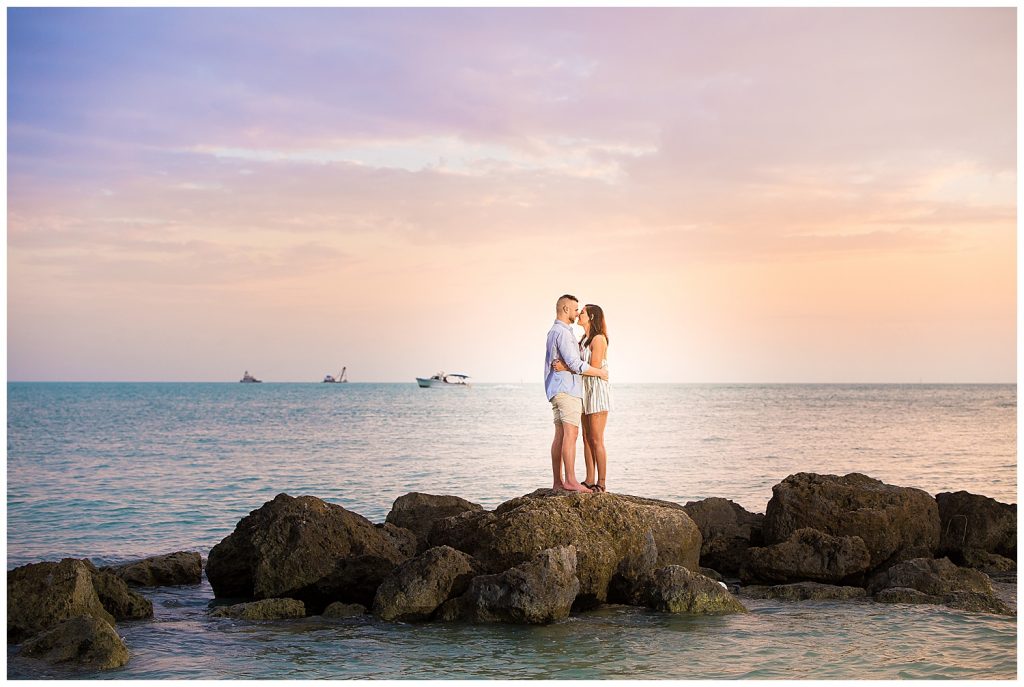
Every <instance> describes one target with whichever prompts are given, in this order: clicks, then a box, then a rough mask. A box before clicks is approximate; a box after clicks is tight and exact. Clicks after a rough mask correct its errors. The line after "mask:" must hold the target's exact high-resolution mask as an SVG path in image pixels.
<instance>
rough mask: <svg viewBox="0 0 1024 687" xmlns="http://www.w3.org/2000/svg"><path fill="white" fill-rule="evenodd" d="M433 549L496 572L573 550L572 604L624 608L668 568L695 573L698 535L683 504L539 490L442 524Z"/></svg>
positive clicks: (434, 535)
mask: <svg viewBox="0 0 1024 687" xmlns="http://www.w3.org/2000/svg"><path fill="white" fill-rule="evenodd" d="M430 541H431V543H432V544H434V545H441V544H444V545H448V546H451V547H452V548H455V549H459V550H460V551H464V552H466V553H468V554H470V555H471V556H473V557H474V558H476V559H477V560H478V561H480V562H481V564H482V566H483V568H484V570H485V571H487V572H489V573H499V572H501V571H503V570H507V569H508V568H511V567H514V566H516V565H519V564H520V563H524V562H526V561H529V560H531V559H532V558H533V557H534V556H536V555H537V554H538V553H540V552H541V551H543V550H546V549H550V548H554V547H558V546H564V545H573V546H574V547H575V549H576V552H577V559H578V560H577V565H576V573H577V575H578V577H579V582H580V592H579V598H578V599H577V603H578V604H580V605H592V604H594V603H598V602H604V601H608V600H610V601H623V602H629V601H628V600H627V599H624V598H622V597H624V596H628V595H629V593H631V590H633V589H635V587H636V584H637V582H638V581H639V580H641V579H642V578H643V577H644V576H645V575H648V574H650V572H652V571H653V570H654V569H655V568H658V567H663V566H666V565H683V566H685V567H687V568H690V569H691V570H697V569H698V559H699V556H700V545H701V536H700V531H699V530H698V529H697V526H696V525H695V524H694V523H693V520H691V519H690V516H688V515H687V514H686V512H685V511H683V509H682V506H679V505H676V504H666V503H664V502H655V501H651V500H647V499H638V498H636V497H629V496H624V495H619V494H582V493H573V494H566V493H565V492H555V491H552V490H550V489H540V490H537V491H535V492H533V493H531V494H528V495H526V496H522V497H519V498H516V499H512V500H511V501H507V502H505V503H503V504H501V505H500V506H498V508H496V509H495V510H494V512H493V513H488V512H486V511H485V512H479V511H473V512H465V513H461V514H459V515H456V516H453V517H451V518H446V519H445V520H442V521H439V522H438V523H437V524H436V525H435V526H434V528H433V529H432V531H431V535H430Z"/></svg>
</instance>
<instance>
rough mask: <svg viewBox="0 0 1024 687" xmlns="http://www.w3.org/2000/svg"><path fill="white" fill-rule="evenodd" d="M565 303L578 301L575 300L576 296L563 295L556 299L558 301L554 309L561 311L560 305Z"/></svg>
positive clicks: (577, 301)
mask: <svg viewBox="0 0 1024 687" xmlns="http://www.w3.org/2000/svg"><path fill="white" fill-rule="evenodd" d="M565 301H572V302H573V303H579V302H580V299H579V298H576V296H570V295H569V294H564V295H562V296H559V297H558V301H557V302H556V303H555V308H556V309H558V310H561V309H562V304H563V303H564V302H565Z"/></svg>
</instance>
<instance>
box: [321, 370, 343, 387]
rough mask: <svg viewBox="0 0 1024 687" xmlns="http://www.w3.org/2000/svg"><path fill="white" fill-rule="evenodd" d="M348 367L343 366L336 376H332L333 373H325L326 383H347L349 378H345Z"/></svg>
mask: <svg viewBox="0 0 1024 687" xmlns="http://www.w3.org/2000/svg"><path fill="white" fill-rule="evenodd" d="M347 369H348V368H347V367H343V368H341V372H339V373H338V376H337V377H336V378H335V377H332V376H331V375H325V376H324V384H345V383H347V382H348V380H347V379H345V370H347Z"/></svg>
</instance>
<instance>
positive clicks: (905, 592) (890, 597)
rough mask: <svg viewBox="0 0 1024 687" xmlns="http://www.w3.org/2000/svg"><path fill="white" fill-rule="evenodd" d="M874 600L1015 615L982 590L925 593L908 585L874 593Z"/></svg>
mask: <svg viewBox="0 0 1024 687" xmlns="http://www.w3.org/2000/svg"><path fill="white" fill-rule="evenodd" d="M875 601H877V602H879V603H887V604H936V605H944V606H948V607H950V608H956V609H959V610H962V611H972V612H974V613H996V614H998V615H1009V616H1012V615H1016V613H1015V612H1014V610H1013V609H1012V608H1010V606H1008V605H1007V604H1006V603H1005V602H1003V601H1002V600H1000V599H998V598H997V597H995V596H993V595H991V594H984V593H982V592H965V591H960V592H950V593H948V594H941V595H936V594H926V593H925V592H922V591H918V590H917V589H911V588H910V587H888V588H886V589H882V590H881V591H879V592H878V593H877V594H875Z"/></svg>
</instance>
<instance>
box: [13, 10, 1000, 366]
mask: <svg viewBox="0 0 1024 687" xmlns="http://www.w3.org/2000/svg"><path fill="white" fill-rule="evenodd" d="M1015 65H1016V11H1015V9H1013V8H1004V9H977V10H975V9H852V10H848V9H785V10H782V9H777V10H771V9H764V10H750V9H723V10H705V9H685V8H683V9H651V10H625V9H571V10H540V9H509V10H458V9H451V10H426V9H422V10H399V9H376V10H359V9H311V10H274V9H260V10H257V9H225V10H212V9H210V10H198V9H170V10H167V9H140V10H131V9H108V10H84V9H77V10H76V9H71V10H68V9H25V8H23V9H10V10H8V69H9V77H8V79H9V80H8V92H9V99H8V149H9V157H8V234H7V236H8V239H7V240H8V244H7V247H8V376H9V378H10V379H12V380H72V381H73V380H140V381H145V380H169V381H178V380H180V381H236V380H237V379H238V378H239V377H240V376H241V374H242V372H243V370H246V369H248V370H250V371H252V372H253V373H254V374H256V375H258V376H259V377H261V378H263V379H265V380H267V381H317V380H319V379H320V378H322V377H323V375H324V374H327V373H331V374H335V373H337V371H338V370H340V369H341V367H342V366H343V365H345V366H347V367H348V373H349V377H350V378H351V379H352V381H357V382H358V381H401V382H409V383H412V382H413V377H415V376H424V375H429V374H432V373H434V372H436V371H438V370H439V369H445V370H448V371H450V372H465V373H467V374H470V375H472V376H473V378H474V379H475V380H476V381H480V382H520V381H523V382H534V383H539V382H540V381H541V372H542V370H541V366H542V362H543V350H542V345H543V344H542V342H543V340H544V336H545V334H546V332H547V329H548V327H549V325H550V323H551V321H552V320H553V318H554V304H555V300H556V298H557V297H558V296H559V295H561V294H562V293H566V292H568V293H572V294H575V295H577V296H579V297H580V298H581V299H582V300H583V302H592V303H598V304H600V305H601V306H602V307H603V308H604V310H605V312H606V314H607V318H608V325H609V339H610V348H609V361H610V366H611V369H612V375H613V377H612V379H613V381H617V382H918V381H924V382H1011V381H1014V380H1015V378H1016V183H1017V178H1016V71H1015Z"/></svg>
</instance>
